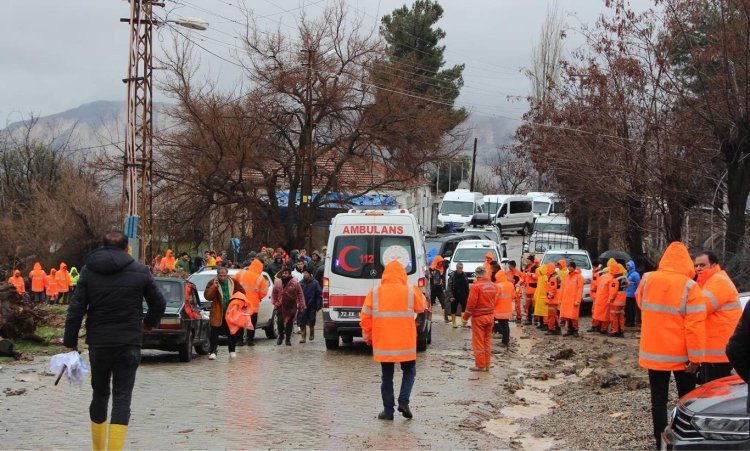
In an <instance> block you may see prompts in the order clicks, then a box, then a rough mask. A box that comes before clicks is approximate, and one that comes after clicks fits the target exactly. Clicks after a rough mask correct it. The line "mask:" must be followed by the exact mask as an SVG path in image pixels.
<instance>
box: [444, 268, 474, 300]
mask: <svg viewBox="0 0 750 451" xmlns="http://www.w3.org/2000/svg"><path fill="white" fill-rule="evenodd" d="M450 298H456V300H457V301H460V302H463V301H465V300H467V299H469V277H468V276H467V275H466V273H465V272H462V273H461V274H459V273H457V272H454V273H453V274H451V276H450V279H448V299H450Z"/></svg>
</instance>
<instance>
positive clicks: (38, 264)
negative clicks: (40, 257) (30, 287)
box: [34, 262, 42, 271]
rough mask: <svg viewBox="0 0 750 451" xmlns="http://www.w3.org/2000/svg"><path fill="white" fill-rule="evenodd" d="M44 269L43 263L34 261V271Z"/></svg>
mask: <svg viewBox="0 0 750 451" xmlns="http://www.w3.org/2000/svg"><path fill="white" fill-rule="evenodd" d="M40 269H42V264H41V263H39V262H36V263H34V271H39V270H40Z"/></svg>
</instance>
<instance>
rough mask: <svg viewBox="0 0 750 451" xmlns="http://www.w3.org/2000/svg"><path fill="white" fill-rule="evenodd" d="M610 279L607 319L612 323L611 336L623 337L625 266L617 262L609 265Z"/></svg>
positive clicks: (626, 284)
mask: <svg viewBox="0 0 750 451" xmlns="http://www.w3.org/2000/svg"><path fill="white" fill-rule="evenodd" d="M609 273H610V274H611V275H612V280H611V281H610V282H609V288H608V293H609V321H610V324H611V325H612V333H610V334H609V335H610V336H611V337H619V338H624V337H625V301H626V298H627V296H626V290H627V289H628V278H627V276H626V275H625V268H623V267H622V265H621V264H619V263H617V264H616V265H613V266H611V267H610V270H609Z"/></svg>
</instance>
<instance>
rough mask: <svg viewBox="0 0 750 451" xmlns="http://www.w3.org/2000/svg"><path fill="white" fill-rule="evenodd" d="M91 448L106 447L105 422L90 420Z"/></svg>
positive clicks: (96, 450)
mask: <svg viewBox="0 0 750 451" xmlns="http://www.w3.org/2000/svg"><path fill="white" fill-rule="evenodd" d="M91 449H92V450H94V451H101V450H105V449H107V422H106V421H105V422H104V423H94V422H93V421H92V422H91Z"/></svg>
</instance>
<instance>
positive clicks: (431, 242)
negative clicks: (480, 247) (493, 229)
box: [424, 232, 484, 258]
mask: <svg viewBox="0 0 750 451" xmlns="http://www.w3.org/2000/svg"><path fill="white" fill-rule="evenodd" d="M483 239H484V238H482V237H481V236H479V235H478V234H474V233H469V232H464V233H445V234H440V235H427V236H426V237H425V239H424V247H425V248H426V249H427V255H440V256H442V257H444V258H447V257H451V256H452V255H453V252H454V251H455V250H456V246H458V243H460V242H461V241H463V240H483ZM433 249H434V250H433ZM435 250H436V251H437V253H435Z"/></svg>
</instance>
